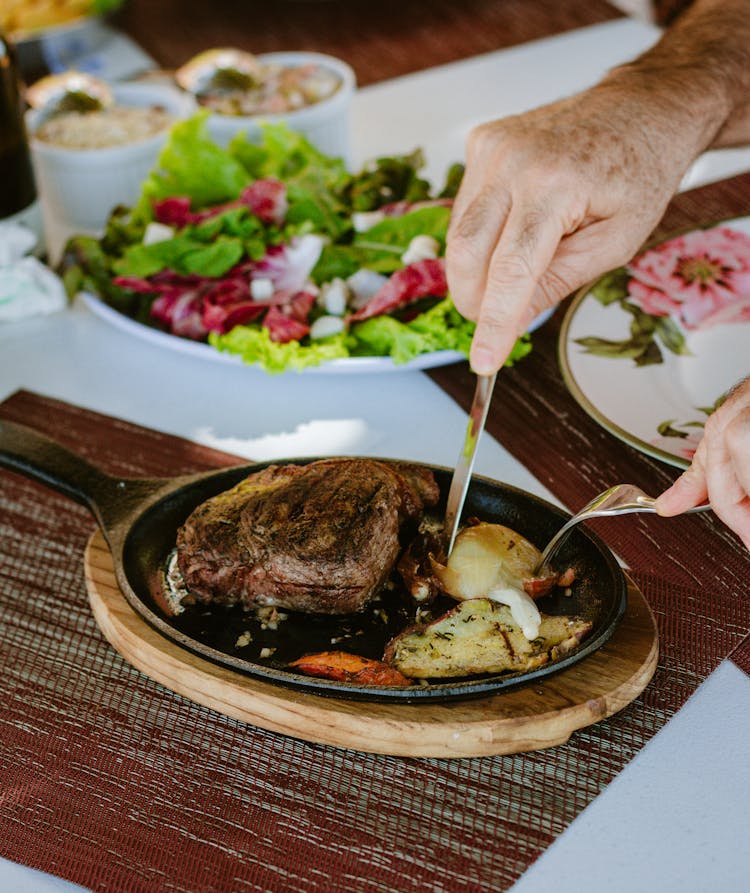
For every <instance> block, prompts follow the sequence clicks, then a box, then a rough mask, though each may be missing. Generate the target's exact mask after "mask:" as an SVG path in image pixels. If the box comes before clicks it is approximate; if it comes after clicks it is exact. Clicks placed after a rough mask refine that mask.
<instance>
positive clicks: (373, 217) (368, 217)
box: [352, 211, 385, 233]
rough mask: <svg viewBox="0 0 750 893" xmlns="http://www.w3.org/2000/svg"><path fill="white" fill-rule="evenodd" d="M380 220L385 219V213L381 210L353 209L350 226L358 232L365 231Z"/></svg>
mask: <svg viewBox="0 0 750 893" xmlns="http://www.w3.org/2000/svg"><path fill="white" fill-rule="evenodd" d="M381 220H385V214H384V213H383V212H382V211H355V212H354V213H353V214H352V226H353V227H354V230H355V232H358V233H364V232H367V230H368V229H371V228H372V227H373V226H375V224H376V223H380V221H381Z"/></svg>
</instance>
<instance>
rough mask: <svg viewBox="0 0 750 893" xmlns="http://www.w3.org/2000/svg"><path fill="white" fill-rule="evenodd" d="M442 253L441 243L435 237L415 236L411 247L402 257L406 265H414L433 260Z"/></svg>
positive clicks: (410, 243)
mask: <svg viewBox="0 0 750 893" xmlns="http://www.w3.org/2000/svg"><path fill="white" fill-rule="evenodd" d="M439 253H440V243H439V242H438V240H437V239H435V238H433V236H427V235H420V236H414V238H413V239H412V240H411V242H409V247H408V248H407V249H406V251H404V253H403V254H402V255H401V260H402V261H403V262H404V264H414V263H416V262H417V261H419V260H432V259H434V258H436V257H437V256H438V254H439Z"/></svg>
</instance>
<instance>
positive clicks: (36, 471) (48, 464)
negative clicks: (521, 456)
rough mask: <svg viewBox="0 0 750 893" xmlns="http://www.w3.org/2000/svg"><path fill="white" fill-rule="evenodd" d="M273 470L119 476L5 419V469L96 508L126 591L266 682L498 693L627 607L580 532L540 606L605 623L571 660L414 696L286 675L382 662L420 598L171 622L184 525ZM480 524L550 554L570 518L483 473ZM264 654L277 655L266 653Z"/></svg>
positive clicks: (174, 636)
mask: <svg viewBox="0 0 750 893" xmlns="http://www.w3.org/2000/svg"><path fill="white" fill-rule="evenodd" d="M291 461H292V460H286V462H291ZM294 461H295V462H296V463H298V464H299V463H304V462H311V461H313V460H312V459H309V458H308V459H302V460H294ZM382 461H389V460H382ZM266 464H271V463H265V464H262V465H243V466H240V467H236V468H227V469H221V470H218V471H210V472H206V473H202V474H197V475H189V476H182V477H177V478H169V479H140V478H116V477H112V476H110V475H107V474H105V473H104V472H102V471H100V470H99V469H98V468H96V467H94V466H93V465H91V464H89V463H88V462H87V461H86V460H84V459H83V458H81V457H80V456H78V455H76V454H75V453H72V452H70V451H69V450H67V449H65V448H64V447H63V446H61V445H60V444H58V443H56V442H55V441H53V440H50V439H49V438H47V437H45V436H43V435H41V434H39V433H38V432H36V431H34V430H32V429H31V428H27V427H25V426H23V425H17V424H15V423H12V422H6V421H0V466H3V467H6V468H9V469H10V470H12V471H16V472H19V473H20V474H23V475H25V476H26V477H29V478H31V479H33V480H36V481H39V482H41V483H43V484H45V485H46V486H48V487H51V488H52V489H54V490H56V491H58V492H60V493H62V494H64V495H66V496H69V497H70V498H72V499H74V500H75V501H76V502H79V503H81V504H83V505H85V506H87V507H88V508H89V509H90V510H91V511H92V512H93V514H94V516H95V518H96V520H97V522H98V523H99V526H100V527H101V530H102V532H103V534H104V536H105V538H106V540H107V543H108V544H109V547H110V549H111V551H112V557H113V561H114V567H115V573H116V575H117V582H118V584H119V586H120V589H121V590H122V594H123V595H124V597H125V598H126V599H127V601H128V602H129V604H130V605H131V607H132V608H133V609H134V610H135V611H136V612H137V613H138V614H139V615H140V616H141V617H143V619H144V620H146V621H147V622H148V623H149V624H150V625H151V626H152V627H154V628H155V629H156V630H158V631H159V632H160V633H161V634H162V635H164V636H166V637H167V638H168V639H171V640H172V641H173V642H176V643H177V644H178V645H180V646H182V647H183V648H186V649H188V650H189V651H191V652H193V653H195V654H198V655H200V656H201V657H203V658H206V659H208V660H210V661H213V662H215V663H218V664H222V665H224V666H227V667H230V668H232V669H233V670H237V671H239V672H241V673H245V674H247V675H248V676H252V677H255V678H257V679H262V680H264V681H266V682H271V683H274V684H277V685H282V686H287V687H291V688H295V689H299V690H302V691H305V692H310V693H315V694H318V695H327V696H330V697H340V698H341V697H343V698H356V699H360V700H379V701H405V702H418V701H428V700H429V701H432V700H450V699H453V698H467V697H475V696H480V695H487V694H490V693H495V692H499V691H504V690H506V689H509V688H512V687H516V686H519V685H522V684H526V683H528V682H530V681H533V680H538V679H540V678H542V677H544V676H547V675H549V674H550V673H554V672H557V671H558V670H561V669H563V668H564V667H568V666H570V665H572V664H574V663H576V662H577V661H580V660H583V659H584V658H585V657H586V656H587V655H589V654H591V653H592V652H593V651H595V650H596V649H597V648H600V647H601V646H602V645H603V644H604V642H606V641H607V639H609V637H610V636H611V635H612V633H613V632H614V630H615V628H616V626H617V624H618V622H619V620H620V618H621V617H622V615H623V613H624V611H625V607H626V599H627V586H626V582H625V577H624V575H623V573H622V571H621V569H620V567H619V565H618V563H617V561H616V560H615V558H614V556H613V555H612V553H611V552H610V550H609V549H608V548H607V546H606V545H604V543H603V542H602V541H601V540H600V539H599V538H598V537H597V536H595V535H594V534H593V533H591V532H590V531H588V530H586V529H584V528H583V527H578V528H576V529H575V530H574V532H573V533H572V534H571V536H570V537H569V539H568V541H567V543H566V545H565V546H564V547H563V549H562V551H561V553H560V558H559V561H560V564H561V566H565V565H568V564H572V565H573V566H574V567H575V569H576V572H577V580H576V583H575V584H574V586H573V591H572V594H571V595H567V596H566V595H565V594H563V593H562V592H560V591H559V590H558V591H556V592H555V593H554V594H552V595H551V596H547V597H546V598H545V599H544V600H543V601H542V602H541V603H540V607H541V609H542V610H543V611H544V612H546V613H548V614H555V613H559V614H577V615H581V616H583V617H585V618H587V619H590V620H591V621H592V622H593V630H592V633H591V635H590V636H589V638H588V639H586V640H585V641H584V642H583V644H582V646H581V647H580V648H579V649H578V650H576V651H575V652H573V653H572V654H570V655H567V656H566V657H565V658H563V659H561V660H558V661H556V662H554V663H552V664H550V665H548V666H545V667H542V668H541V669H537V670H534V671H532V672H527V673H517V674H510V673H504V674H499V675H484V676H477V677H470V678H465V679H456V680H436V681H435V682H434V683H430V684H427V685H422V686H413V687H408V688H406V687H380V686H367V685H355V684H350V683H345V682H336V681H332V680H327V679H320V678H315V677H310V676H305V675H302V674H300V673H296V672H293V671H290V670H289V669H288V668H287V667H286V665H287V663H288V662H289V661H291V660H293V659H294V658H296V657H300V656H301V655H302V654H305V653H311V652H316V651H326V650H344V651H351V652H355V653H359V654H362V655H364V656H366V657H373V658H380V657H381V656H382V653H383V647H384V645H385V643H386V642H387V641H388V639H390V638H391V637H392V636H393V635H394V634H395V633H396V632H398V631H399V630H400V629H402V628H403V627H404V626H405V625H407V624H408V623H410V622H411V621H412V620H413V608H410V607H409V603H408V599H406V598H403V597H400V595H399V593H398V592H394V593H392V594H390V595H387V596H385V597H384V601H383V602H381V603H378V604H376V605H375V606H373V608H372V609H371V610H368V611H366V612H364V613H363V614H361V615H355V616H349V617H345V618H335V617H323V616H318V615H309V614H294V613H289V614H288V617H287V618H286V619H285V620H283V621H282V622H281V623H279V624H278V625H277V628H276V629H271V628H269V627H268V626H267V625H266V626H265V628H264V627H263V625H262V624H261V622H260V621H258V620H257V619H256V618H255V617H254V616H252V615H250V614H248V613H246V612H244V611H242V609H240V608H220V607H216V606H213V607H206V606H199V605H194V606H191V607H189V608H187V609H186V610H185V611H184V612H183V613H181V614H178V615H177V616H170V614H169V613H168V612H167V611H166V610H164V609H163V608H162V605H164V597H163V592H164V590H163V574H164V568H165V566H166V563H167V558H168V556H169V554H170V552H171V551H172V550H173V549H174V545H175V540H176V532H177V529H178V528H179V526H180V525H181V524H182V523H183V521H184V520H185V519H186V518H187V516H188V515H189V514H190V512H191V511H192V510H193V509H194V508H195V507H196V506H197V505H198V504H199V503H201V502H203V501H204V500H206V499H208V498H209V497H211V496H214V495H216V494H217V493H220V492H221V491H223V490H227V489H228V488H230V487H232V486H234V484H236V483H237V482H238V481H239V480H241V479H242V478H243V477H245V476H246V475H247V474H249V473H251V472H253V471H259V470H260V469H261V468H264V467H265V465H266ZM276 464H286V463H276ZM427 467H429V468H431V470H432V471H433V472H434V474H435V477H436V479H437V481H438V484H439V485H440V490H441V493H442V503H441V504H440V505H439V506H438V508H437V510H436V511H437V512H438V513H441V512H442V511H443V509H444V502H445V497H446V495H447V492H448V487H449V485H450V479H451V471H450V470H449V469H447V468H440V467H436V466H427ZM471 516H476V517H478V518H480V519H481V520H482V521H489V522H495V523H501V524H505V525H507V526H508V527H511V528H513V529H514V530H516V531H518V532H519V533H520V534H522V535H523V536H525V537H526V538H527V539H529V540H530V541H531V542H533V543H534V544H535V545H537V546H538V547H539V548H542V547H543V546H544V545H545V544H546V542H547V541H548V540H549V539H550V538H551V537H552V535H553V534H554V533H555V532H556V531H557V530H558V529H559V527H560V526H561V525H562V524H563V523H564V521H565V520H566V519H567V518H568V517H570V516H569V515H568V514H567V513H566V512H564V511H561V510H560V509H559V508H557V507H556V506H553V505H551V504H550V503H548V502H546V501H544V500H542V499H539V498H538V497H536V496H533V495H531V494H530V493H526V492H525V491H523V490H519V489H516V488H515V487H510V486H508V485H506V484H501V483H498V482H496V481H492V480H488V479H486V478H481V477H476V476H475V477H474V478H473V479H472V483H471V487H470V488H469V493H468V497H467V500H466V506H465V509H464V517H471ZM271 625H272V626H273V625H274V624H271ZM246 632H250V634H251V637H252V641H251V642H249V643H248V644H245V645H241V644H239V645H238V639H240V642H243V641H245V640H246V639H247V638H248V637H247V636H245V639H244V640H243V639H241V637H242V636H243V633H246ZM262 649H267V650H268V651H271V652H272V653H271V654H270V655H269V656H267V657H266V656H261V650H262ZM268 651H264V654H267V653H268Z"/></svg>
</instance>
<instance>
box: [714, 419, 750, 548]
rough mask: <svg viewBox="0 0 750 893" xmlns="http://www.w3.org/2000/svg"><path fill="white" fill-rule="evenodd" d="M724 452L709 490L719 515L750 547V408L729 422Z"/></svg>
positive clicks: (723, 437) (725, 431)
mask: <svg viewBox="0 0 750 893" xmlns="http://www.w3.org/2000/svg"><path fill="white" fill-rule="evenodd" d="M721 444H722V447H723V448H724V452H723V453H722V454H721V456H720V460H721V461H720V462H718V463H717V465H716V467H715V468H714V465H713V462H712V464H711V465H710V466H709V469H708V493H709V499H710V500H711V505H712V506H713V507H714V510H715V512H716V514H717V515H718V516H719V517H720V518H721V520H722V521H723V522H724V523H725V524H726V525H727V526H728V527H730V528H731V529H732V530H734V531H735V533H737V534H738V535H739V536H740V538H741V539H742V541H743V542H744V543H745V545H746V546H747V547H748V548H750V466H749V460H750V408H748V409H745V410H742V411H740V412H738V413H737V415H734V416H733V417H732V418H731V419H730V420H729V421H728V423H727V424H726V426H725V428H724V431H723V436H722V438H721Z"/></svg>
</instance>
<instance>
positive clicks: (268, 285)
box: [250, 277, 275, 301]
mask: <svg viewBox="0 0 750 893" xmlns="http://www.w3.org/2000/svg"><path fill="white" fill-rule="evenodd" d="M274 291H275V289H274V284H273V280H272V279H268V278H266V277H258V278H257V279H253V280H252V282H251V283H250V297H251V298H252V299H253V300H254V301H270V299H271V298H272V297H273V293H274Z"/></svg>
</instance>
